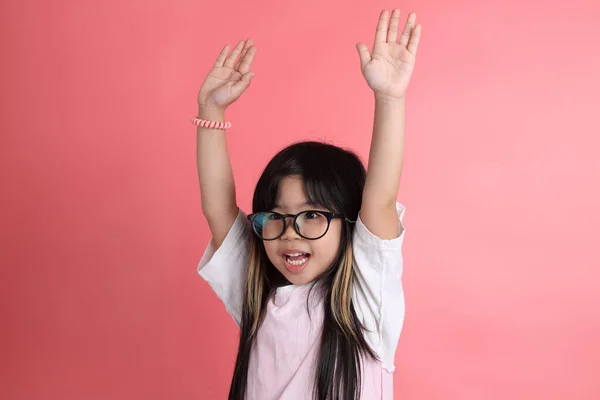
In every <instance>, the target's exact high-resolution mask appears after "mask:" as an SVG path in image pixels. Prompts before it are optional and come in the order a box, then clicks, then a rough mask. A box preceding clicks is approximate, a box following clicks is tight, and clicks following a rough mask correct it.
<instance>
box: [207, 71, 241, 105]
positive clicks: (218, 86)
mask: <svg viewBox="0 0 600 400" xmlns="http://www.w3.org/2000/svg"><path fill="white" fill-rule="evenodd" d="M241 78H242V74H241V73H239V72H238V71H236V70H234V69H233V68H228V67H214V68H213V69H212V70H211V71H210V72H209V73H208V75H207V76H206V78H205V79H204V83H203V85H206V86H205V87H206V88H207V89H208V90H207V91H206V95H207V96H209V97H210V98H211V100H212V101H214V103H215V104H216V105H219V106H225V105H229V103H231V102H232V101H233V100H235V99H236V98H237V97H239V95H241V93H239V94H238V93H236V92H234V89H233V87H234V86H233V85H234V84H235V82H239V80H240V79H241ZM236 95H237V96H236Z"/></svg>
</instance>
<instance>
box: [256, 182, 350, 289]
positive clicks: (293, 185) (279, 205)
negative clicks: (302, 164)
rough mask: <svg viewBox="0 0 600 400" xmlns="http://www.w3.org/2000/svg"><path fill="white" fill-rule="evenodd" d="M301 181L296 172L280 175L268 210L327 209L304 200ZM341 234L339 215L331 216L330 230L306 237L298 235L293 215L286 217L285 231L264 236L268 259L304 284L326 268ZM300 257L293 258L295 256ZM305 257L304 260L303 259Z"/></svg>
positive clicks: (333, 256) (336, 250)
mask: <svg viewBox="0 0 600 400" xmlns="http://www.w3.org/2000/svg"><path fill="white" fill-rule="evenodd" d="M307 201H308V200H307V199H306V195H305V193H304V184H303V181H302V178H301V177H299V176H289V177H285V178H283V179H282V181H281V184H280V185H279V192H278V193H277V201H276V203H275V207H274V208H273V209H272V210H271V211H276V212H278V213H281V214H297V213H299V212H301V211H305V210H320V211H330V210H326V209H324V208H320V207H315V206H312V205H310V204H306V203H307ZM341 237H342V219H340V218H333V219H332V220H331V224H330V225H329V230H328V231H327V233H326V234H325V236H323V237H322V238H320V239H316V240H308V239H305V238H303V237H302V236H300V235H298V233H297V232H296V230H295V229H294V224H293V220H292V218H290V217H288V218H287V219H286V227H285V232H283V235H281V236H280V237H279V238H278V239H275V240H263V244H264V246H265V250H266V252H267V256H268V257H269V260H271V262H272V263H273V265H274V266H275V268H277V270H278V271H279V272H281V274H282V275H283V276H285V277H286V279H287V280H288V281H290V282H291V283H292V284H294V285H304V284H307V283H310V282H312V281H313V280H315V278H316V277H317V276H319V275H320V274H322V273H323V272H325V271H326V270H327V269H328V268H329V267H330V266H331V264H332V262H333V261H334V260H335V258H336V255H337V253H338V250H339V247H340V241H341ZM286 253H308V254H309V255H308V256H304V255H301V256H298V257H291V260H290V258H288V257H286V255H285V254H286ZM297 258H298V259H299V260H298V261H294V259H297ZM304 258H308V260H307V261H306V262H304V263H301V262H302V259H304Z"/></svg>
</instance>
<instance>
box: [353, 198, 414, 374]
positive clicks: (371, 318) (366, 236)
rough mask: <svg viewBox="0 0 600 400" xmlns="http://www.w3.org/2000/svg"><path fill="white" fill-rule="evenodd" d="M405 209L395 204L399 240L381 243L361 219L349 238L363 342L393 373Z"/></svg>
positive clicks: (400, 317)
mask: <svg viewBox="0 0 600 400" xmlns="http://www.w3.org/2000/svg"><path fill="white" fill-rule="evenodd" d="M405 210H406V207H405V206H404V205H402V204H400V203H398V202H396V213H397V219H398V232H399V233H400V234H399V236H398V237H396V238H394V239H389V240H384V239H381V238H379V237H377V236H375V235H374V234H373V233H371V232H370V231H369V230H368V229H367V227H366V226H365V225H364V224H363V222H362V220H361V219H360V213H359V216H358V219H357V221H356V226H355V228H354V233H353V235H352V240H353V242H352V249H353V253H354V263H353V267H354V286H353V292H352V293H353V294H352V301H353V304H354V307H355V311H356V314H357V316H358V318H359V320H360V321H361V323H362V324H363V326H364V328H365V331H364V335H365V339H366V341H367V343H369V345H370V346H371V348H372V349H373V350H374V351H375V353H376V354H377V355H378V356H379V358H380V361H381V363H382V365H383V367H384V368H385V369H387V370H388V371H390V372H393V371H394V369H395V366H394V356H395V354H396V347H397V345H398V340H399V339H400V331H401V330H402V325H403V323H404V311H405V305H404V290H403V288H402V268H403V260H402V242H403V241H404V225H403V223H402V219H403V218H404V212H405Z"/></svg>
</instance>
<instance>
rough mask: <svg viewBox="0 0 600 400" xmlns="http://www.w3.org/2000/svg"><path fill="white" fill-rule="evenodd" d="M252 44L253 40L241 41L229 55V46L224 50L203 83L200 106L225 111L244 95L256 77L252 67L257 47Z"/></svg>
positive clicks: (199, 96) (199, 95) (199, 99)
mask: <svg viewBox="0 0 600 400" xmlns="http://www.w3.org/2000/svg"><path fill="white" fill-rule="evenodd" d="M252 43H253V41H252V39H248V40H241V41H240V42H239V43H238V44H237V46H236V47H235V48H234V49H233V51H232V52H231V54H229V55H228V50H229V46H225V47H224V48H223V50H222V51H221V54H219V57H218V58H217V61H216V62H215V64H214V65H213V68H212V69H211V70H210V72H209V73H208V74H207V76H206V78H204V82H202V86H201V87H200V92H199V93H198V104H200V105H203V106H210V107H219V108H223V109H225V108H226V107H227V106H229V105H230V104H231V103H233V102H234V101H235V100H237V99H238V98H239V97H240V96H241V95H242V93H244V91H245V90H246V89H247V88H248V85H249V84H250V80H251V78H252V77H253V76H254V73H253V72H250V67H251V66H252V61H253V60H254V56H255V54H256V46H254V45H253V44H252ZM238 56H239V59H238ZM236 60H237V61H236Z"/></svg>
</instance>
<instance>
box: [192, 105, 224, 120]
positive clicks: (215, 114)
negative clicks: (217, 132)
mask: <svg viewBox="0 0 600 400" xmlns="http://www.w3.org/2000/svg"><path fill="white" fill-rule="evenodd" d="M198 118H200V119H205V120H208V121H217V122H221V121H225V110H223V109H220V108H215V107H208V106H203V105H199V106H198Z"/></svg>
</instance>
